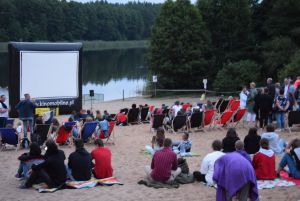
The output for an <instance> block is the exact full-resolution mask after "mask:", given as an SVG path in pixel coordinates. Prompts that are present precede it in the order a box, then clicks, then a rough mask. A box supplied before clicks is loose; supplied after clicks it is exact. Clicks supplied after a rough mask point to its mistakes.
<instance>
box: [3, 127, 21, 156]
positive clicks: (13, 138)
mask: <svg viewBox="0 0 300 201" xmlns="http://www.w3.org/2000/svg"><path fill="white" fill-rule="evenodd" d="M0 136H1V143H2V148H1V151H2V150H3V149H5V148H6V144H9V145H16V150H18V147H19V139H18V135H17V132H16V130H15V129H14V128H0Z"/></svg>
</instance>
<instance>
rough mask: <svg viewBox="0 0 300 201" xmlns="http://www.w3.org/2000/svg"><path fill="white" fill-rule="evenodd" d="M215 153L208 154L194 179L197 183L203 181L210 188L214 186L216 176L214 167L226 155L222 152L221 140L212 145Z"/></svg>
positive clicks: (195, 173)
mask: <svg viewBox="0 0 300 201" xmlns="http://www.w3.org/2000/svg"><path fill="white" fill-rule="evenodd" d="M212 148H213V150H214V151H213V152H211V153H209V154H207V155H206V156H205V157H204V159H203V161H202V163H201V168H200V172H198V171H195V172H194V173H193V174H194V178H195V179H196V180H197V181H201V182H204V183H206V184H207V185H209V186H214V184H215V183H214V181H213V175H214V165H215V162H216V160H218V159H219V158H220V157H221V156H223V155H225V154H224V153H223V152H221V149H222V142H221V141H220V140H215V141H213V143H212Z"/></svg>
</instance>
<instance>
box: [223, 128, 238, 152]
mask: <svg viewBox="0 0 300 201" xmlns="http://www.w3.org/2000/svg"><path fill="white" fill-rule="evenodd" d="M239 139H240V138H239V137H238V135H237V133H236V131H235V129H234V128H230V129H228V131H227V134H226V137H225V138H223V140H222V145H223V152H225V153H228V152H233V151H235V142H236V141H238V140H239Z"/></svg>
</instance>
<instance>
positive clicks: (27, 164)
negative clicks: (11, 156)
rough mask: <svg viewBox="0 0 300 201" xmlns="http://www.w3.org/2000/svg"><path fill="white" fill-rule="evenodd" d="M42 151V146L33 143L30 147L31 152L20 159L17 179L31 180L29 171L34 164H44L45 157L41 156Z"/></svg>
mask: <svg viewBox="0 0 300 201" xmlns="http://www.w3.org/2000/svg"><path fill="white" fill-rule="evenodd" d="M41 153H42V151H41V148H40V146H39V145H38V144H37V143H35V142H33V143H31V144H30V146H29V152H28V153H23V154H22V155H21V156H19V157H18V160H19V161H20V165H19V168H18V172H17V174H16V176H15V177H16V178H27V179H28V178H29V170H30V168H31V166H32V165H33V164H35V165H38V164H40V163H42V162H44V157H43V156H42V155H41Z"/></svg>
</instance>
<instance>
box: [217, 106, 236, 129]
mask: <svg viewBox="0 0 300 201" xmlns="http://www.w3.org/2000/svg"><path fill="white" fill-rule="evenodd" d="M232 115H233V111H230V110H227V111H225V112H224V113H223V114H222V115H221V116H220V117H219V118H218V119H215V120H214V127H216V125H223V126H226V125H227V124H228V123H229V122H230V120H231V118H232Z"/></svg>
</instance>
